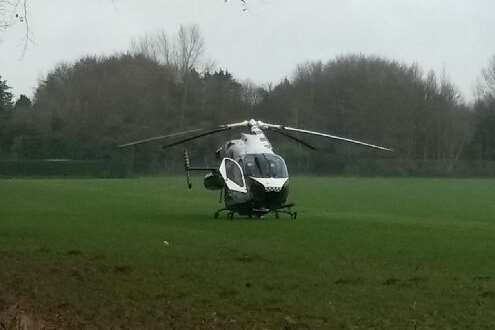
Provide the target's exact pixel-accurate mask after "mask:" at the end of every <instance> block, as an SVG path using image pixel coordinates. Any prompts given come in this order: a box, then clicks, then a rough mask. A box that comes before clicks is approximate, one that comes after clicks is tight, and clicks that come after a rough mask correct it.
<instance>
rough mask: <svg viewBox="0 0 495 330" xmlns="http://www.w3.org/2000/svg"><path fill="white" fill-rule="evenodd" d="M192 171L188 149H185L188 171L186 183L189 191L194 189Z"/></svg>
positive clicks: (185, 162) (185, 166)
mask: <svg viewBox="0 0 495 330" xmlns="http://www.w3.org/2000/svg"><path fill="white" fill-rule="evenodd" d="M190 169H191V160H190V159H189V153H188V152H187V149H184V170H185V171H186V182H187V187H188V188H189V189H191V188H192V184H191V174H190V172H189V170H190Z"/></svg>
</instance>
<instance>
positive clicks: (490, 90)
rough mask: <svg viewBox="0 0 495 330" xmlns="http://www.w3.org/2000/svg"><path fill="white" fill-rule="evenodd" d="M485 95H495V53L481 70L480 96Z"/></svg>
mask: <svg viewBox="0 0 495 330" xmlns="http://www.w3.org/2000/svg"><path fill="white" fill-rule="evenodd" d="M485 96H492V97H495V55H494V56H492V58H491V59H490V60H489V62H488V65H487V66H486V67H485V68H484V69H483V70H482V71H481V79H480V80H479V81H478V97H480V98H482V97H485Z"/></svg>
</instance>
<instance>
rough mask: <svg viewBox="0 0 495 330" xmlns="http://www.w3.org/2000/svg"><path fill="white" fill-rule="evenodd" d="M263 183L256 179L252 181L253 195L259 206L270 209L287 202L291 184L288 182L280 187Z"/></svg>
mask: <svg viewBox="0 0 495 330" xmlns="http://www.w3.org/2000/svg"><path fill="white" fill-rule="evenodd" d="M263 183H264V184H263ZM263 183H262V182H260V180H258V179H254V178H253V179H252V180H251V194H252V198H253V200H254V201H255V202H256V203H257V204H259V205H260V206H263V207H268V208H270V207H277V206H280V205H282V204H284V203H285V202H286V201H287V197H288V195H289V182H288V181H287V180H285V181H284V182H283V183H282V184H279V185H270V184H268V183H267V182H263Z"/></svg>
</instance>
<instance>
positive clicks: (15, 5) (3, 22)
mask: <svg viewBox="0 0 495 330" xmlns="http://www.w3.org/2000/svg"><path fill="white" fill-rule="evenodd" d="M18 23H20V24H24V46H23V50H22V55H24V54H25V53H26V50H27V47H28V45H29V42H32V39H31V32H30V30H29V18H28V0H0V33H1V32H5V31H6V30H7V29H8V28H10V27H12V26H13V25H14V24H18Z"/></svg>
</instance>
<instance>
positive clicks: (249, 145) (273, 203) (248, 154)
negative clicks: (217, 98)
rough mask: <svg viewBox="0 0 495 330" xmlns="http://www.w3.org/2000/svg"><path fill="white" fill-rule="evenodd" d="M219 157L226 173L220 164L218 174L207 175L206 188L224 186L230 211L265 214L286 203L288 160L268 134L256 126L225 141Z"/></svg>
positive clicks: (217, 155)
mask: <svg viewBox="0 0 495 330" xmlns="http://www.w3.org/2000/svg"><path fill="white" fill-rule="evenodd" d="M216 157H217V159H218V160H223V161H222V164H224V171H225V172H224V173H223V175H222V173H221V172H222V165H221V166H220V171H219V172H218V173H209V174H207V175H206V177H205V187H206V188H207V189H211V190H216V189H224V202H225V208H226V209H227V210H230V211H233V212H236V213H238V214H241V215H262V214H265V213H268V212H271V211H276V210H280V209H282V208H284V207H285V206H286V202H287V198H288V194H289V175H288V171H287V167H286V164H285V161H284V159H283V158H282V157H280V156H279V155H277V154H275V153H274V152H273V149H272V146H271V144H270V142H269V141H268V139H267V138H266V136H265V134H264V133H263V131H262V130H260V129H259V128H257V127H256V126H255V125H254V126H252V127H251V133H250V134H246V133H242V134H241V137H240V139H236V140H230V141H228V142H226V143H225V144H224V145H223V146H222V147H220V148H219V149H218V150H217V152H216ZM220 175H221V176H222V177H223V178H220ZM222 179H223V180H222ZM229 183H230V184H229Z"/></svg>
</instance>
